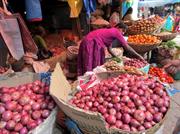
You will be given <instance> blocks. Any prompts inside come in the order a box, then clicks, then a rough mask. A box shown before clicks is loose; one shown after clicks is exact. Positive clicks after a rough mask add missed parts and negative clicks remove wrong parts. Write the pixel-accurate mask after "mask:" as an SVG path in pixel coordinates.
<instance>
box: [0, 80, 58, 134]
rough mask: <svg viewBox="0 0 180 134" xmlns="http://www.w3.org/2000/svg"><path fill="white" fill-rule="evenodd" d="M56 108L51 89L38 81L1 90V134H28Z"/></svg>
mask: <svg viewBox="0 0 180 134" xmlns="http://www.w3.org/2000/svg"><path fill="white" fill-rule="evenodd" d="M54 108H55V103H54V101H53V99H52V98H51V97H50V95H49V87H48V86H47V85H46V84H44V83H42V82H41V81H39V80H37V81H35V82H33V83H29V84H26V85H21V86H18V87H10V88H6V87H3V88H1V89H0V117H1V118H0V134H27V133H28V132H29V131H30V130H32V129H34V128H36V127H37V126H38V125H39V124H41V123H42V122H43V121H44V120H45V119H46V118H47V117H48V116H49V115H50V112H51V111H52V110H53V109H54Z"/></svg>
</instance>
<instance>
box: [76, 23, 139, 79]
mask: <svg viewBox="0 0 180 134" xmlns="http://www.w3.org/2000/svg"><path fill="white" fill-rule="evenodd" d="M117 26H119V25H117ZM120 28H121V29H118V28H103V29H98V30H95V31H92V32H90V33H89V34H88V35H87V36H85V38H84V39H83V40H82V42H81V44H80V48H79V53H78V76H80V75H83V74H84V73H85V72H87V71H92V70H93V69H94V68H95V67H97V66H100V65H102V64H104V62H105V52H104V48H105V47H107V48H108V51H109V52H110V54H111V55H112V56H114V57H115V56H116V55H115V54H114V53H113V52H112V49H111V47H112V42H113V41H114V40H118V41H119V43H120V44H119V47H123V48H124V49H125V51H127V52H129V53H130V54H131V55H133V56H134V57H137V58H140V59H143V58H142V56H140V55H139V54H138V53H137V52H136V51H134V49H132V48H131V47H130V46H129V45H128V44H127V42H126V41H125V39H124V37H123V35H122V31H123V30H125V29H126V27H125V25H123V26H122V25H121V27H120Z"/></svg>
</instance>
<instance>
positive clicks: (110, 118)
mask: <svg viewBox="0 0 180 134" xmlns="http://www.w3.org/2000/svg"><path fill="white" fill-rule="evenodd" d="M106 121H107V122H108V123H109V124H110V125H114V124H115V123H116V117H115V116H114V115H109V116H108V117H107V118H106Z"/></svg>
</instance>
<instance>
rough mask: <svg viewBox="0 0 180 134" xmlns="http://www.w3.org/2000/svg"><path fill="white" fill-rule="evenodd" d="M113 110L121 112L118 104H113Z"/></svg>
mask: <svg viewBox="0 0 180 134" xmlns="http://www.w3.org/2000/svg"><path fill="white" fill-rule="evenodd" d="M114 108H115V109H116V111H120V110H121V104H119V103H116V104H114Z"/></svg>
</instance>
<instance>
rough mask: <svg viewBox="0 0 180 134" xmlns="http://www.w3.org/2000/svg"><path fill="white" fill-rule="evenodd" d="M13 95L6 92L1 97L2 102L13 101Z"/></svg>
mask: <svg viewBox="0 0 180 134" xmlns="http://www.w3.org/2000/svg"><path fill="white" fill-rule="evenodd" d="M11 99H12V98H11V96H10V95H9V94H4V95H3V96H2V97H1V101H2V102H8V101H11Z"/></svg>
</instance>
